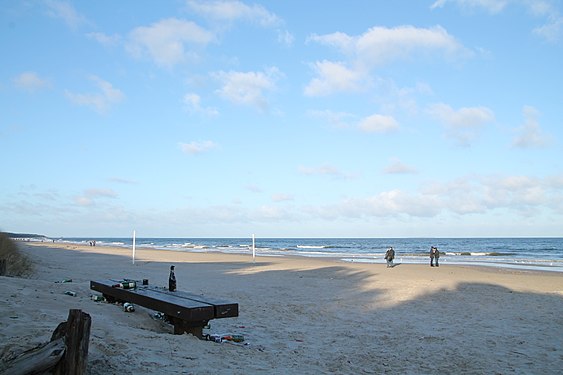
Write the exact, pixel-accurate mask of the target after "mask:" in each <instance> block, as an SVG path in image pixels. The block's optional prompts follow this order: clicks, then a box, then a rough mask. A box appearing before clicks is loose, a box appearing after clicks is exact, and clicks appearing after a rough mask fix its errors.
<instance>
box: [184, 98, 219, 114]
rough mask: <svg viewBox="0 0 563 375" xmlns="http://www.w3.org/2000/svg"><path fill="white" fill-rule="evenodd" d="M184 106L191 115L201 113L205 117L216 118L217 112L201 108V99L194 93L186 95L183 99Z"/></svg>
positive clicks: (212, 109)
mask: <svg viewBox="0 0 563 375" xmlns="http://www.w3.org/2000/svg"><path fill="white" fill-rule="evenodd" d="M183 103H184V106H185V107H186V108H187V109H188V111H190V112H192V113H201V114H203V115H206V116H217V115H218V114H219V111H218V110H217V109H216V108H212V107H202V105H201V97H200V96H199V95H197V94H195V93H187V94H186V95H184V98H183Z"/></svg>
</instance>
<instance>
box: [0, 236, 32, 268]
mask: <svg viewBox="0 0 563 375" xmlns="http://www.w3.org/2000/svg"><path fill="white" fill-rule="evenodd" d="M0 260H5V261H6V275H5V276H17V277H27V276H30V275H31V274H33V269H34V267H33V262H32V261H31V259H29V257H27V256H26V255H25V254H23V253H22V252H21V251H20V250H19V248H18V244H17V243H16V242H15V241H14V240H12V239H11V238H10V237H8V236H7V235H6V234H5V233H0Z"/></svg>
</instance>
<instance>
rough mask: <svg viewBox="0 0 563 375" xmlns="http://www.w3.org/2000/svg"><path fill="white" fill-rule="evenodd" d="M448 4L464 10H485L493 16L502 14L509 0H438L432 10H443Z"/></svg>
mask: <svg viewBox="0 0 563 375" xmlns="http://www.w3.org/2000/svg"><path fill="white" fill-rule="evenodd" d="M448 2H450V3H456V4H457V5H458V6H460V7H461V8H464V9H474V8H478V9H483V10H485V11H487V12H489V13H491V14H496V13H500V12H501V11H503V10H504V8H506V6H507V5H508V3H509V1H508V0H437V1H436V2H434V3H433V4H432V6H431V7H430V8H431V9H436V8H443V7H444V5H446V3H448Z"/></svg>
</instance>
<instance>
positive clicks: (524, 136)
mask: <svg viewBox="0 0 563 375" xmlns="http://www.w3.org/2000/svg"><path fill="white" fill-rule="evenodd" d="M523 113H524V124H523V125H522V126H520V127H519V128H518V129H516V131H517V133H518V134H517V136H516V137H515V138H514V139H513V141H512V145H513V146H514V147H519V148H538V147H544V146H547V145H548V144H549V142H550V138H549V137H548V136H547V135H545V134H544V132H543V131H542V129H541V127H540V124H539V122H538V116H539V113H538V111H537V110H536V109H535V108H534V107H531V106H526V107H524V109H523Z"/></svg>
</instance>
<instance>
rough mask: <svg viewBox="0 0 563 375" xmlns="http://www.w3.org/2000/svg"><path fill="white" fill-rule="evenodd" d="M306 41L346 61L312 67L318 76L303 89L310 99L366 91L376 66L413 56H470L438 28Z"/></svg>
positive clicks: (373, 31) (318, 37)
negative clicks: (331, 48)
mask: <svg viewBox="0 0 563 375" xmlns="http://www.w3.org/2000/svg"><path fill="white" fill-rule="evenodd" d="M308 41H311V42H317V43H320V44H324V45H327V46H329V47H333V48H335V49H336V50H338V51H339V52H340V53H342V54H343V56H345V58H346V59H345V60H343V61H326V60H324V61H317V62H315V63H313V64H311V66H312V69H313V71H314V73H315V74H316V76H317V77H316V78H313V79H312V80H311V82H310V83H309V84H308V85H307V86H306V88H305V94H306V95H310V96H321V95H328V94H332V93H334V92H354V91H358V90H362V89H365V88H366V87H368V86H369V85H370V83H371V79H370V72H371V71H372V70H374V69H375V68H376V67H378V66H381V65H384V64H388V63H391V62H394V61H397V60H406V59H410V58H411V57H413V56H415V55H416V56H418V55H420V54H427V55H429V56H434V55H435V54H436V52H443V53H444V54H445V55H446V56H448V57H455V58H459V57H463V56H468V55H470V54H471V51H469V50H467V49H466V48H465V47H463V46H462V45H461V44H460V43H459V42H458V41H456V39H455V38H454V37H453V36H451V35H450V34H449V33H448V32H447V31H446V30H445V29H444V28H442V27H440V26H435V27H432V28H417V27H414V26H399V27H395V28H386V27H373V28H371V29H369V30H367V31H366V32H365V33H363V34H361V35H358V36H350V35H347V34H345V33H342V32H337V33H332V34H325V35H312V36H310V37H309V38H308Z"/></svg>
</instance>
